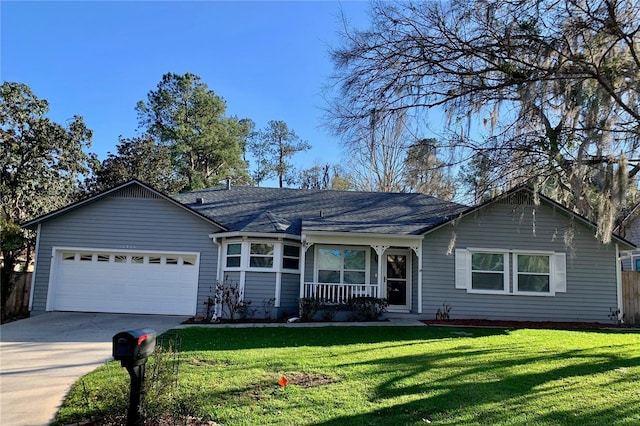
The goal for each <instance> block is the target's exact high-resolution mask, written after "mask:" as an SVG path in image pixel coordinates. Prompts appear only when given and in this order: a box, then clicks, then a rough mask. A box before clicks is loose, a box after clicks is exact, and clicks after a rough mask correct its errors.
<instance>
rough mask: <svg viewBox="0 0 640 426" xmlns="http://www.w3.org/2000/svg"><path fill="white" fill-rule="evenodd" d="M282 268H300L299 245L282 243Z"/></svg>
mask: <svg viewBox="0 0 640 426" xmlns="http://www.w3.org/2000/svg"><path fill="white" fill-rule="evenodd" d="M282 269H295V270H297V269H300V247H298V246H292V245H288V244H285V245H284V247H283V249H282Z"/></svg>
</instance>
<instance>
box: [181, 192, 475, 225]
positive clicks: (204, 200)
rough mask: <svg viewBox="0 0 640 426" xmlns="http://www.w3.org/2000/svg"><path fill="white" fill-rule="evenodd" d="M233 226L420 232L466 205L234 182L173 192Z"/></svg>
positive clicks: (416, 197)
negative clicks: (239, 184) (224, 185)
mask: <svg viewBox="0 0 640 426" xmlns="http://www.w3.org/2000/svg"><path fill="white" fill-rule="evenodd" d="M173 198H174V199H175V200H176V201H178V202H180V203H182V204H184V205H185V206H187V207H189V208H191V209H193V210H195V211H196V212H198V213H200V214H202V215H204V216H206V217H208V218H210V219H213V220H215V221H217V222H219V223H221V224H223V225H225V226H226V227H227V228H228V229H229V230H230V231H240V232H267V233H274V232H275V233H288V234H297V235H299V234H300V233H301V231H302V230H303V229H304V230H314V231H325V232H363V233H380V234H405V235H411V234H419V233H421V232H423V231H426V230H428V229H430V228H432V227H434V226H436V225H439V224H441V223H443V222H445V221H447V220H449V219H451V218H453V217H455V216H456V215H459V214H460V213H462V212H463V211H465V210H467V209H468V207H466V206H463V205H461V204H457V203H452V202H448V201H442V200H439V199H437V198H434V197H430V196H428V195H424V194H409V193H388V192H355V191H333V190H303V189H290V188H259V187H249V186H236V187H231V188H230V189H226V188H224V187H222V188H211V189H205V190H200V191H193V192H188V193H183V194H177V195H174V196H173Z"/></svg>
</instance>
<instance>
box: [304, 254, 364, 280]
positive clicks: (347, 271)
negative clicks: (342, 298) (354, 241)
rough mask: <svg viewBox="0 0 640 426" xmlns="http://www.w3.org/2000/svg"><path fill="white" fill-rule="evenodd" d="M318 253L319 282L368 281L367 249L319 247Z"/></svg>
mask: <svg viewBox="0 0 640 426" xmlns="http://www.w3.org/2000/svg"><path fill="white" fill-rule="evenodd" d="M316 253H317V261H316V265H317V282H319V283H328V284H365V283H366V280H367V276H366V275H367V251H366V250H364V249H356V248H333V247H318V249H317V252H316Z"/></svg>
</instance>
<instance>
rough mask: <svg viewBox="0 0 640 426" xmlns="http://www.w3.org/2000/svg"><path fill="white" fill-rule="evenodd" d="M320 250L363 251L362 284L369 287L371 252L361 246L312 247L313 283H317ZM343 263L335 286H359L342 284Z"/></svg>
mask: <svg viewBox="0 0 640 426" xmlns="http://www.w3.org/2000/svg"><path fill="white" fill-rule="evenodd" d="M320 249H328V250H340V251H342V252H344V251H345V250H358V251H364V253H365V261H364V262H365V264H364V284H362V285H369V284H370V283H371V277H370V270H371V250H370V249H369V248H368V247H363V246H342V245H320V244H316V245H315V246H314V261H313V279H314V281H315V282H319V280H318V272H319V271H320V268H319V263H318V258H319V256H318V251H319V250H320ZM344 271H345V270H344V261H343V263H342V265H341V266H340V283H336V285H359V284H347V283H345V282H344ZM348 271H355V269H348Z"/></svg>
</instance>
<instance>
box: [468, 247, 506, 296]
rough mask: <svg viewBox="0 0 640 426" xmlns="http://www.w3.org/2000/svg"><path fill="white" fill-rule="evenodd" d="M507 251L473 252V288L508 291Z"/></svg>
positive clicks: (485, 290)
mask: <svg viewBox="0 0 640 426" xmlns="http://www.w3.org/2000/svg"><path fill="white" fill-rule="evenodd" d="M508 264H509V257H508V255H507V254H506V253H492V252H476V253H474V252H471V289H472V290H477V291H482V292H500V293H502V292H506V291H508V290H509V289H508V283H509V281H508V279H507V271H508V266H507V265H508Z"/></svg>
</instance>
